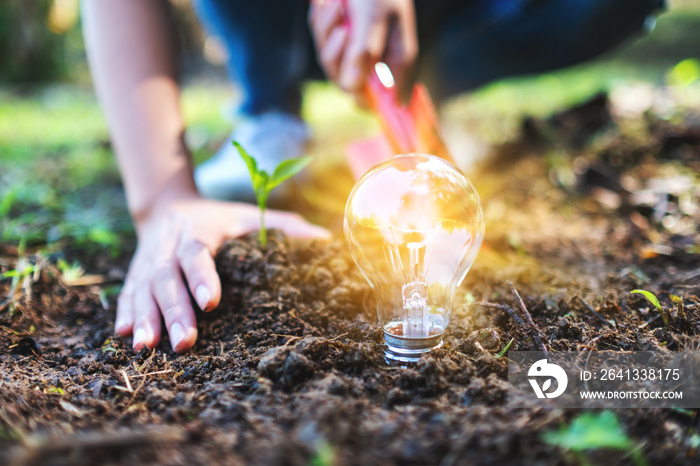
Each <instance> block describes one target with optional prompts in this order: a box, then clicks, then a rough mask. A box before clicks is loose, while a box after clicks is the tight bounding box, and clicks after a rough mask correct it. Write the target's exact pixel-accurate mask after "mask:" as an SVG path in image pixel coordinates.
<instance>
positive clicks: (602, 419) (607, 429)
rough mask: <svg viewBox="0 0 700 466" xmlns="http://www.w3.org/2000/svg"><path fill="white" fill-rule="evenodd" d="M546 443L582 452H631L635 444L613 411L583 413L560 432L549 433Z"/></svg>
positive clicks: (545, 438)
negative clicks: (601, 449)
mask: <svg viewBox="0 0 700 466" xmlns="http://www.w3.org/2000/svg"><path fill="white" fill-rule="evenodd" d="M543 438H544V441H545V442H547V443H549V444H552V445H557V446H560V447H562V448H565V449H568V450H573V451H581V450H591V449H596V448H614V449H617V450H630V449H631V448H633V447H634V443H633V442H632V440H631V439H630V438H629V437H628V436H627V434H626V433H625V431H624V430H623V429H622V426H621V425H620V422H619V421H618V420H617V416H615V413H613V412H612V411H603V412H602V413H600V414H598V415H596V414H594V413H583V414H581V415H579V416H578V417H577V418H576V419H574V420H573V421H572V422H571V425H569V426H563V427H562V428H561V429H559V431H558V432H547V433H546V434H544V437H543Z"/></svg>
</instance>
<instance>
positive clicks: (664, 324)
mask: <svg viewBox="0 0 700 466" xmlns="http://www.w3.org/2000/svg"><path fill="white" fill-rule="evenodd" d="M698 172H700V118H699V117H698V116H697V115H692V114H682V115H674V116H673V117H667V118H660V117H658V116H655V115H654V114H653V113H651V112H650V113H647V114H643V115H638V116H635V117H634V118H622V117H619V116H614V115H611V113H610V109H609V105H608V102H607V100H606V99H605V97H604V96H600V97H599V98H597V99H594V100H592V101H591V102H588V103H587V104H586V105H584V106H582V107H580V108H576V109H572V110H570V111H567V112H564V113H562V114H559V115H556V116H554V117H552V118H550V119H548V120H527V121H525V122H524V123H523V127H522V131H521V136H520V138H519V139H518V140H515V141H511V142H509V143H507V144H505V145H502V146H500V147H497V148H494V149H493V154H492V156H491V157H490V158H489V159H488V163H486V164H484V165H483V166H482V167H481V168H480V169H479V172H478V173H473V174H472V175H471V178H472V180H473V181H474V182H475V185H476V187H477V189H478V190H479V192H480V194H481V196H482V202H483V204H484V209H485V215H486V225H487V226H486V239H485V243H484V246H483V248H482V251H481V253H480V255H479V257H478V259H477V261H476V264H475V265H474V267H473V269H472V271H471V272H470V273H469V275H468V276H467V279H466V280H465V283H464V284H463V285H462V287H461V288H460V291H459V294H458V305H457V307H456V309H455V312H454V314H453V319H452V324H451V328H450V330H449V335H448V336H447V337H446V339H445V345H444V346H443V347H442V348H441V349H439V350H435V351H433V352H432V353H430V354H429V355H426V356H424V357H423V358H422V359H421V360H420V362H418V363H416V364H415V365H413V366H411V367H408V368H399V367H392V366H389V365H387V364H386V362H385V361H384V359H383V346H382V333H381V330H380V329H378V328H377V326H376V325H375V322H376V316H375V312H374V310H373V307H372V306H373V304H372V300H373V298H372V294H371V291H370V289H369V286H368V285H367V284H366V282H365V280H364V279H363V277H362V276H361V274H360V273H359V271H358V270H357V268H356V266H355V264H354V263H353V262H352V259H351V258H350V257H349V253H348V250H347V248H346V247H345V244H344V241H343V239H342V236H340V235H338V236H337V239H336V240H334V241H333V242H331V243H330V244H298V243H294V242H291V241H290V240H288V239H287V238H284V237H282V236H280V235H278V234H274V233H273V235H272V237H271V244H270V245H269V247H268V248H267V249H265V250H263V249H261V248H260V247H259V245H258V244H257V241H256V239H255V238H253V237H251V238H242V239H237V240H233V241H231V242H229V243H228V244H227V245H226V246H225V247H224V248H223V249H222V251H221V252H220V253H219V255H218V257H217V266H218V269H219V272H220V275H221V279H222V284H223V290H224V299H223V302H222V305H221V306H220V307H219V309H218V310H217V311H215V312H213V313H209V314H207V315H203V314H201V315H199V316H198V317H199V332H200V339H199V341H198V342H197V344H196V345H195V347H194V348H193V350H192V351H190V352H189V353H187V354H182V355H177V354H174V353H172V352H171V350H170V349H169V348H170V345H169V343H168V342H167V339H166V341H165V342H163V343H161V345H160V346H159V347H158V348H155V349H153V350H148V349H144V350H142V351H141V352H139V353H134V351H133V350H132V349H131V346H130V343H131V342H130V341H129V339H126V340H122V339H120V338H118V337H117V336H115V334H114V327H113V317H114V306H115V297H114V296H107V297H105V295H104V293H100V290H101V289H104V286H105V285H102V284H90V283H91V280H92V279H93V278H95V277H96V278H95V281H96V282H100V281H105V280H110V279H112V278H115V277H116V278H118V276H119V273H120V270H121V272H122V273H123V270H124V268H125V267H126V265H127V264H128V258H129V255H130V251H125V252H124V254H123V257H122V258H120V259H119V260H117V261H114V260H112V259H110V258H109V257H108V255H107V254H105V255H104V257H102V256H99V255H98V256H97V257H85V256H84V255H83V256H81V255H80V252H79V251H77V252H75V255H76V257H79V258H81V260H83V262H84V263H85V264H86V266H87V268H88V272H90V274H91V275H88V276H86V277H85V276H84V277H80V278H78V279H75V280H73V281H71V280H68V279H67V278H66V277H65V275H62V274H61V272H60V271H59V269H58V268H57V267H56V265H55V261H54V260H53V259H52V257H51V256H50V255H37V254H29V253H28V254H26V255H25V259H24V260H25V261H28V262H29V263H31V264H33V265H34V269H35V270H34V272H32V273H31V274H29V275H28V276H27V277H26V280H25V282H26V286H24V287H22V286H21V283H20V286H18V287H17V289H16V290H15V292H14V294H13V295H12V296H8V295H9V290H10V287H11V280H9V279H6V280H3V281H0V464H13V465H29V464H47V465H53V464H151V463H163V464H265V465H308V464H312V465H345V464H363V465H388V464H408V465H452V464H485V465H488V464H494V465H496V464H498V465H502V464H533V465H534V464H537V465H556V464H577V463H578V461H580V459H581V457H580V456H578V457H577V456H574V455H572V454H571V453H569V452H566V451H564V450H562V449H560V448H558V447H556V446H553V445H550V444H547V443H545V442H544V441H543V439H542V435H543V433H545V432H547V431H551V430H556V429H558V428H559V427H560V426H561V425H565V424H567V423H568V422H570V421H571V420H572V419H573V418H574V417H575V416H576V415H577V414H580V413H581V411H580V410H563V409H545V408H541V407H533V408H522V409H509V408H508V406H507V404H506V390H507V358H505V357H497V356H498V353H499V352H500V351H501V350H502V349H503V348H504V347H505V346H506V345H507V344H508V342H510V341H511V340H512V344H511V346H510V350H538V349H540V348H541V345H544V346H545V347H546V348H547V349H548V350H549V351H587V350H627V351H629V350H639V351H642V350H644V351H678V350H681V349H688V348H697V347H698V346H700V344H699V340H698V337H697V335H698V333H700V312H699V311H700V298H698V296H697V295H700V232H699V230H698V225H700V206H699V205H698V198H699V196H700V183H699V182H698V181H699V180H698V175H697V173H698ZM323 183H324V182H323V181H319V182H318V184H319V186H322V185H323ZM340 184H341V185H343V183H340ZM349 184H351V183H345V185H349ZM345 185H343V186H345ZM346 194H347V193H345V195H346ZM342 195H343V194H342V193H338V194H337V197H338V199H342ZM329 202H330V201H329ZM334 215H336V216H337V215H338V213H337V212H335V213H334ZM336 220H337V219H336ZM330 223H333V222H330ZM17 261H18V251H17V248H16V247H12V246H8V245H5V246H2V247H1V249H0V273H1V272H6V271H8V270H12V269H15V268H16V266H17ZM81 280H82V281H81ZM507 282H512V283H513V284H514V287H515V288H516V289H517V290H518V292H519V293H520V295H521V296H522V299H523V302H524V304H525V305H526V307H527V310H528V311H529V313H530V314H531V316H532V318H533V320H534V323H535V328H534V329H533V328H531V327H530V326H528V325H527V324H524V323H523V322H522V319H520V320H518V319H515V318H513V314H517V313H516V312H514V310H517V309H518V307H519V303H518V301H517V299H516V297H515V296H514V294H513V293H512V292H511V289H510V288H509V286H508V284H507ZM78 285H80V286H78ZM637 288H642V289H645V290H649V291H652V292H654V293H656V295H657V296H658V297H659V299H660V301H661V304H662V307H663V308H664V315H663V316H662V315H660V314H659V312H658V311H657V310H656V309H655V308H653V307H652V306H651V305H650V304H649V302H648V301H646V300H645V298H644V297H642V296H641V295H638V294H630V291H631V290H633V289H637ZM615 413H616V414H617V416H618V418H619V419H620V422H621V424H622V426H623V428H624V430H625V432H627V434H628V435H629V436H630V437H631V438H632V439H633V440H634V442H635V444H636V445H639V446H640V448H641V451H642V454H643V456H644V457H645V458H646V460H647V461H648V462H649V463H650V464H679V465H686V464H687V465H690V464H698V461H700V459H698V457H699V456H700V452H698V451H697V449H698V444H697V442H694V441H693V438H696V437H697V433H698V428H699V421H700V418H699V417H698V411H696V410H671V409H620V410H616V411H615ZM694 436H695V437H694ZM585 457H586V458H587V460H588V461H590V462H591V463H592V464H631V461H632V460H631V458H629V457H627V456H626V455H625V453H622V452H617V451H614V450H598V451H589V452H587V453H586V454H585Z"/></svg>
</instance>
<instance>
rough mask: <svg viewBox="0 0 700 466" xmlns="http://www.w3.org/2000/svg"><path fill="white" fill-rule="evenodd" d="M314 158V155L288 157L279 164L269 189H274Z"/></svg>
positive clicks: (268, 186)
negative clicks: (295, 157)
mask: <svg viewBox="0 0 700 466" xmlns="http://www.w3.org/2000/svg"><path fill="white" fill-rule="evenodd" d="M312 160H313V157H301V158H298V159H288V160H285V161H283V162H282V163H280V164H279V165H277V168H275V172H274V173H273V174H272V178H270V182H269V183H268V185H267V189H268V191H272V189H274V188H276V187H277V186H279V185H280V184H281V183H283V182H285V181H287V180H288V179H289V178H291V177H293V176H294V175H296V174H297V173H299V172H300V171H302V170H303V169H304V168H305V167H306V166H307V165H308V164H310V163H311V161H312Z"/></svg>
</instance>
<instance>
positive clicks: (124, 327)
mask: <svg viewBox="0 0 700 466" xmlns="http://www.w3.org/2000/svg"><path fill="white" fill-rule="evenodd" d="M129 281H130V279H129V277H128V276H127V279H126V283H125V284H124V288H123V289H122V291H121V293H119V298H118V299H117V318H116V320H115V321H114V330H115V331H116V332H117V333H118V334H119V335H120V336H122V337H128V336H129V335H131V333H132V331H133V328H134V306H133V287H132V286H130V284H129Z"/></svg>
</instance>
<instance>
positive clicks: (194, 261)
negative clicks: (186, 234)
mask: <svg viewBox="0 0 700 466" xmlns="http://www.w3.org/2000/svg"><path fill="white" fill-rule="evenodd" d="M177 259H178V261H179V262H180V268H181V269H182V272H183V273H184V274H185V278H186V279H187V285H188V286H189V289H190V292H191V293H192V296H194V299H195V301H196V302H197V305H198V306H199V308H200V309H201V310H202V311H204V312H207V311H210V310H212V309H214V308H215V307H216V306H218V305H219V301H220V300H221V281H220V280H219V275H218V274H217V273H216V265H215V264H214V258H213V257H212V254H211V252H210V251H209V249H208V248H207V247H206V246H205V245H204V244H202V243H201V242H199V241H197V240H195V239H189V240H181V241H180V245H179V247H178V251H177Z"/></svg>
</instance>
